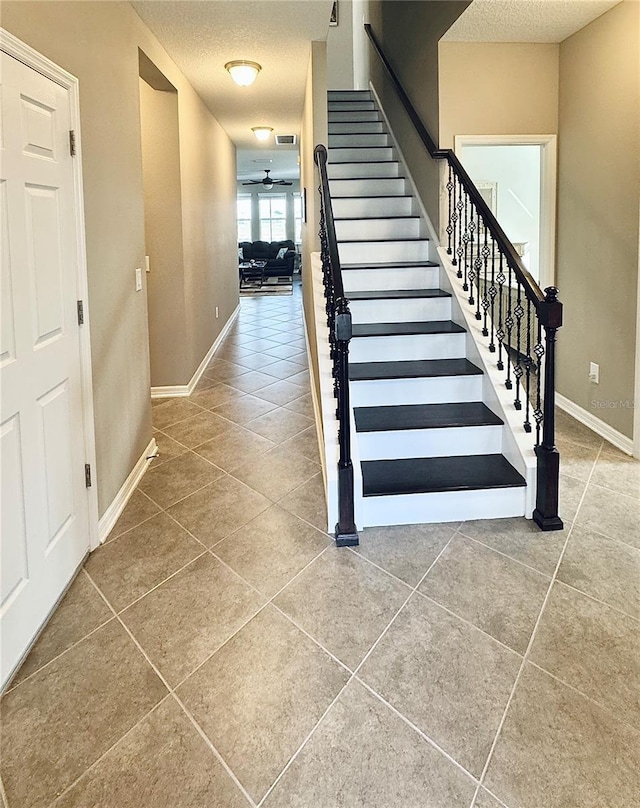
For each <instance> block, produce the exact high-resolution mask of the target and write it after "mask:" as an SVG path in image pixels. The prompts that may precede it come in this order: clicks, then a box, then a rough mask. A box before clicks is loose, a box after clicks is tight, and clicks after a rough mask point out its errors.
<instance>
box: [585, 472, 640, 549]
mask: <svg viewBox="0 0 640 808" xmlns="http://www.w3.org/2000/svg"><path fill="white" fill-rule="evenodd" d="M576 524H577V525H581V526H582V527H586V528H588V529H589V530H595V531H596V532H597V533H603V534H604V535H605V536H609V537H610V538H612V539H618V540H619V541H623V542H625V543H626V544H630V545H632V546H633V547H637V548H638V549H640V502H639V501H638V499H637V497H630V496H625V495H624V494H618V493H616V492H615V491H610V490H609V489H608V488H601V487H600V486H599V485H595V484H594V483H589V486H588V488H587V495H586V497H585V500H584V502H583V504H582V507H581V508H580V513H579V514H578V516H577V517H576Z"/></svg>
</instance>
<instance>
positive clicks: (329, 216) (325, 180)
mask: <svg viewBox="0 0 640 808" xmlns="http://www.w3.org/2000/svg"><path fill="white" fill-rule="evenodd" d="M313 156H314V159H315V162H316V165H317V166H318V173H319V174H320V193H321V196H322V198H323V201H324V202H325V203H326V204H325V205H323V207H324V215H325V226H326V228H327V240H328V247H329V258H330V260H331V274H332V277H333V292H334V295H335V297H336V300H339V299H340V298H344V284H343V282H342V269H341V267H340V256H339V255H338V239H337V238H336V225H335V221H334V219H333V207H332V205H331V193H330V191H329V177H328V175H327V150H326V148H325V147H324V146H322V145H319V146H316V148H315V150H314V152H313Z"/></svg>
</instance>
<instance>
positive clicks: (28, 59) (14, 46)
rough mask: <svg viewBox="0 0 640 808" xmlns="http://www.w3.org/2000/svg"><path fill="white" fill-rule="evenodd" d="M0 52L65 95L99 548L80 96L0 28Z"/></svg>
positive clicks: (92, 519)
mask: <svg viewBox="0 0 640 808" xmlns="http://www.w3.org/2000/svg"><path fill="white" fill-rule="evenodd" d="M0 50H2V51H4V53H6V54H8V55H9V56H13V57H14V59H17V60H18V61H20V62H22V63H23V64H24V65H26V66H27V67H30V68H32V69H33V70H35V71H37V72H38V73H40V74H41V75H43V76H45V77H46V78H48V79H51V80H52V81H54V82H55V83H56V84H59V85H60V86H61V87H64V88H65V90H67V91H68V92H69V100H70V113H71V128H72V129H73V131H74V132H75V136H76V142H75V148H76V156H75V158H74V160H73V201H74V211H75V233H76V256H77V261H76V267H77V270H76V288H77V295H78V300H82V301H83V303H84V324H83V325H82V326H81V327H80V328H78V340H79V344H80V378H81V387H82V429H83V435H84V449H85V458H86V462H87V463H90V464H91V472H92V486H91V488H88V489H87V513H88V519H89V524H88V525H87V530H88V533H89V547H90V549H91V550H94V549H95V548H96V547H98V546H99V544H100V540H99V535H98V487H97V469H96V446H95V433H94V418H93V383H92V372H91V340H90V331H89V327H90V326H89V302H88V299H89V285H88V281H87V251H86V242H85V224H84V196H83V189H82V140H81V137H80V94H79V84H78V79H77V78H76V77H75V76H72V75H71V73H67V71H66V70H63V68H61V67H59V66H58V65H56V64H55V63H54V62H51V61H50V60H49V59H47V58H46V56H43V55H42V54H41V53H38V52H37V51H35V50H33V48H31V47H29V45H27V44H25V43H24V42H22V41H21V40H20V39H18V38H17V37H15V36H13V34H10V33H9V32H8V31H5V29H4V28H0Z"/></svg>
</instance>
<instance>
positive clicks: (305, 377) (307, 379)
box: [289, 370, 311, 390]
mask: <svg viewBox="0 0 640 808" xmlns="http://www.w3.org/2000/svg"><path fill="white" fill-rule="evenodd" d="M289 381H290V382H291V384H297V385H299V386H300V387H303V388H304V389H305V390H308V389H309V385H310V384H311V376H310V375H309V371H308V370H301V371H299V372H298V373H296V375H295V376H290V377H289Z"/></svg>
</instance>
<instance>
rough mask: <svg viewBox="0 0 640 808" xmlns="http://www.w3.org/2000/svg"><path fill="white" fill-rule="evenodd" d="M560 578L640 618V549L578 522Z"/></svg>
mask: <svg viewBox="0 0 640 808" xmlns="http://www.w3.org/2000/svg"><path fill="white" fill-rule="evenodd" d="M558 578H559V580H561V581H564V583H566V584H569V585H570V586H573V587H575V588H576V589H580V590H581V591H582V592H586V594H587V595H591V596H592V597H594V598H597V599H598V600H603V601H604V602H605V603H608V604H609V605H610V606H614V607H615V608H617V609H622V611H623V612H626V613H627V614H630V615H631V616H632V617H636V618H638V617H640V550H637V549H636V548H635V547H631V546H629V545H627V544H622V543H621V542H618V541H615V540H614V539H608V538H607V537H606V536H603V535H601V534H600V533H594V532H593V531H591V530H587V529H586V528H584V527H581V526H579V525H576V526H575V527H574V529H573V531H572V533H571V537H570V538H569V543H568V545H567V549H566V551H565V554H564V556H563V558H562V563H561V564H560V569H559V570H558Z"/></svg>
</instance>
